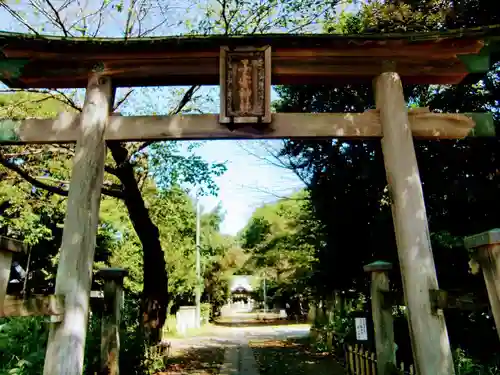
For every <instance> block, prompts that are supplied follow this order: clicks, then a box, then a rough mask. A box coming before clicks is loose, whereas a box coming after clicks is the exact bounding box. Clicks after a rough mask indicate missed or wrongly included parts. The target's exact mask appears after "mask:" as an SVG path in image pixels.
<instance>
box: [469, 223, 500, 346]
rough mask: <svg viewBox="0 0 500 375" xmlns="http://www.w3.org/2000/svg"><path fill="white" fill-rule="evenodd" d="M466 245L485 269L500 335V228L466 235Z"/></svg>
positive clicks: (485, 278) (487, 286)
mask: <svg viewBox="0 0 500 375" xmlns="http://www.w3.org/2000/svg"><path fill="white" fill-rule="evenodd" d="M464 244H465V247H466V248H468V249H473V250H475V251H476V254H475V257H476V259H477V261H478V262H479V265H480V267H481V269H482V270H483V276H484V281H485V283H486V289H487V290H488V298H489V300H490V304H491V311H492V312H493V318H494V319H495V324H496V327H497V333H498V337H500V229H493V230H490V231H487V232H483V233H479V234H476V235H474V236H470V237H466V238H465V241H464Z"/></svg>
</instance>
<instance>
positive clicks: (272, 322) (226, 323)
mask: <svg viewBox="0 0 500 375" xmlns="http://www.w3.org/2000/svg"><path fill="white" fill-rule="evenodd" d="M213 324H214V325H216V326H221V327H242V328H244V327H265V326H292V327H293V326H294V325H304V323H301V322H299V323H297V322H296V321H295V320H293V321H290V320H283V319H266V320H258V319H251V320H250V319H248V318H241V319H238V318H231V319H230V320H229V319H220V320H218V321H215V322H214V323H213Z"/></svg>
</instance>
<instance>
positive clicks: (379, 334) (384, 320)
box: [363, 262, 396, 375]
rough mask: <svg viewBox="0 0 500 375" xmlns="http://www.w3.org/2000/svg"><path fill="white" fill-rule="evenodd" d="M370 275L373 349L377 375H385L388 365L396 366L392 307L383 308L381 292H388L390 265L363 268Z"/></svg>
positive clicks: (377, 263) (373, 265)
mask: <svg viewBox="0 0 500 375" xmlns="http://www.w3.org/2000/svg"><path fill="white" fill-rule="evenodd" d="M363 269H364V270H365V272H370V273H371V300H372V318H373V329H374V331H375V349H376V351H377V374H378V375H386V374H387V369H388V368H389V367H388V366H390V364H393V365H394V366H395V365H396V358H395V353H394V326H393V319H392V307H390V308H388V307H387V306H384V300H383V295H382V292H388V291H389V276H388V271H389V270H391V269H392V264H391V263H388V262H373V263H370V264H367V265H366V266H364V267H363Z"/></svg>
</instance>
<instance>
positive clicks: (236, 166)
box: [196, 140, 303, 234]
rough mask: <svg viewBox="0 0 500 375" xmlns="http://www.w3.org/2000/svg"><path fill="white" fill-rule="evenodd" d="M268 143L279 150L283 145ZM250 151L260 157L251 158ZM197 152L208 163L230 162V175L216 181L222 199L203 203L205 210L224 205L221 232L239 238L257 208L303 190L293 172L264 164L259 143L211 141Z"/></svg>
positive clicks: (209, 199) (264, 152)
mask: <svg viewBox="0 0 500 375" xmlns="http://www.w3.org/2000/svg"><path fill="white" fill-rule="evenodd" d="M266 142H268V145H273V146H279V141H266ZM247 150H250V152H251V153H252V154H253V153H257V155H259V156H260V157H256V156H253V155H251V154H250V153H249V152H248V151H247ZM196 152H197V153H198V154H199V155H200V156H202V157H203V158H204V159H206V160H207V161H224V160H228V162H227V167H228V169H227V172H226V173H225V174H224V175H222V176H221V177H218V178H217V179H216V181H217V184H218V186H219V189H220V191H219V196H218V197H203V198H202V200H201V204H202V205H203V207H204V209H205V210H211V209H213V208H214V207H215V206H216V205H217V204H218V203H219V202H221V203H222V207H223V209H224V210H225V212H226V216H225V219H224V222H223V224H222V228H221V231H222V232H223V233H227V234H236V233H237V232H238V231H239V230H240V229H241V228H243V226H244V225H245V224H246V223H247V221H248V218H249V217H250V216H251V214H252V212H253V211H254V210H255V208H257V207H259V206H261V205H262V204H264V203H266V202H271V201H275V200H276V199H278V198H279V197H283V196H286V195H288V194H290V193H291V192H293V191H295V190H298V189H300V188H301V187H302V186H303V185H302V183H301V181H300V180H299V179H298V178H297V177H296V176H295V174H294V173H293V172H291V171H289V170H285V169H283V168H280V167H277V166H274V165H272V164H270V163H268V162H267V161H265V160H263V159H265V158H266V157H267V152H266V150H265V148H264V147H261V144H260V143H259V141H229V140H223V141H209V142H207V143H205V144H204V145H202V146H201V147H200V148H199V149H198V150H197V151H196ZM270 159H271V160H272V158H270Z"/></svg>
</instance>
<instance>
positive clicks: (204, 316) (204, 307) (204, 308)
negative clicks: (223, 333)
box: [200, 303, 212, 325]
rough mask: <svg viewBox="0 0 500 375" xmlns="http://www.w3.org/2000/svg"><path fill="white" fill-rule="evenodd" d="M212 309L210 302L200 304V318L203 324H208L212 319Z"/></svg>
mask: <svg viewBox="0 0 500 375" xmlns="http://www.w3.org/2000/svg"><path fill="white" fill-rule="evenodd" d="M211 311H212V305H211V304H209V303H202V304H201V305H200V318H201V324H202V325H203V324H207V323H208V322H209V320H210V313H211Z"/></svg>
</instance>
